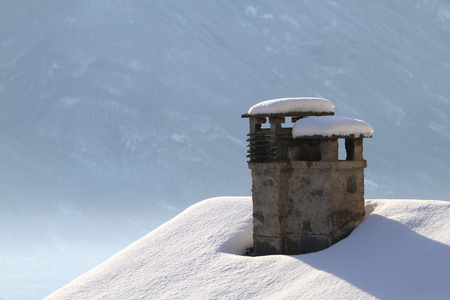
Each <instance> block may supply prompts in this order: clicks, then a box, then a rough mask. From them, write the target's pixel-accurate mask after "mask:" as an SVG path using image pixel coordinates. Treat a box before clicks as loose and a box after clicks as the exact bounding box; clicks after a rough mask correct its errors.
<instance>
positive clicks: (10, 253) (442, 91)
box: [0, 0, 450, 300]
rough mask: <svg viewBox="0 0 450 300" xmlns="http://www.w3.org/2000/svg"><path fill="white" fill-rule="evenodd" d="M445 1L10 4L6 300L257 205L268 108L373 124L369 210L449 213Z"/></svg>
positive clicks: (1, 40) (0, 242)
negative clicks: (220, 205)
mask: <svg viewBox="0 0 450 300" xmlns="http://www.w3.org/2000/svg"><path fill="white" fill-rule="evenodd" d="M449 49H450V4H449V3H448V2H447V1H444V0H442V1H439V0H435V1H432V0H430V1H419V0H411V1H400V0H398V1H395V0H394V1H392V0H380V1H356V0H354V1H345V2H344V1H342V2H338V1H295V2H294V1H287V0H286V1H269V0H267V1H226V0H221V1H206V0H189V1H181V0H179V1H175V0H173V1H171V0H167V1H162V0H160V1H150V0H149V1H145V0H129V1H119V0H109V1H108V0H97V1H89V0H77V1H62V0H45V1H44V0H33V1H32V0H29V1H27V0H23V1H13V0H0V297H3V298H4V299H5V300H8V299H36V298H41V297H44V296H46V295H48V294H49V293H51V292H52V291H53V290H55V289H57V288H58V287H60V286H62V285H64V284H66V283H68V282H69V281H70V280H72V279H74V278H75V277H76V276H78V275H80V274H82V273H83V272H85V271H87V270H89V269H90V268H92V267H94V266H95V265H97V264H98V263H100V262H102V261H103V260H105V259H106V258H108V257H109V256H111V255H112V254H114V253H116V252H117V251H119V250H120V249H123V248H124V247H125V246H127V245H128V244H130V243H131V242H133V241H135V240H136V239H138V238H140V237H141V236H143V235H144V234H146V233H147V232H149V231H150V230H152V229H154V228H156V227H157V226H158V225H160V224H161V223H163V222H165V221H167V220H168V219H170V218H171V217H173V216H175V215H176V214H178V213H179V212H181V211H182V210H183V209H185V208H186V207H188V206H190V205H192V204H193V203H195V202H197V201H200V200H203V199H205V198H209V197H214V196H233V195H251V178H250V172H249V170H248V169H247V164H246V157H245V156H246V142H245V140H246V134H247V131H248V123H247V122H248V120H247V119H241V118H240V115H241V114H243V113H245V112H247V110H248V108H249V107H251V106H252V105H254V104H256V103H257V102H260V101H263V100H268V99H273V98H282V97H298V96H316V97H324V98H326V99H329V100H331V101H332V102H333V103H334V104H335V111H336V115H340V116H347V117H355V118H359V119H362V120H364V121H367V122H369V123H370V124H371V125H372V126H373V127H374V129H375V133H374V137H373V139H367V140H365V148H364V152H365V158H366V159H367V160H368V168H367V169H366V198H419V199H439V200H450V197H449V193H450V184H449V183H450V152H449V150H448V149H450V120H449V115H450V85H449V82H450V50H449Z"/></svg>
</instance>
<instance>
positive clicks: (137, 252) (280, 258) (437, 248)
mask: <svg viewBox="0 0 450 300" xmlns="http://www.w3.org/2000/svg"><path fill="white" fill-rule="evenodd" d="M251 244H252V203H251V197H221V198H212V199H208V200H204V201H202V202H199V203H197V204H195V205H193V206H191V207H190V208H188V209H187V210H185V211H184V212H183V213H181V214H180V215H178V216H177V217H175V218H174V219H172V220H171V221H169V222H167V223H165V224H163V225H162V226H160V227H159V228H157V229H156V230H154V231H152V232H150V233H149V234H147V235H146V236H144V237H143V238H142V239H140V240H138V241H136V242H135V243H133V244H131V245H130V246H128V247H127V248H126V249H124V250H122V251H121V252H119V253H117V254H116V255H114V256H113V257H111V258H110V259H109V260H107V261H106V262H104V263H102V264H100V265H99V266H97V267H95V268H94V269H92V270H91V271H89V272H87V273H86V274H84V275H82V276H80V277H79V278H77V279H76V280H74V281H72V282H71V283H70V284H68V285H67V286H65V287H63V288H61V289H59V290H57V291H56V292H54V293H53V294H51V295H50V296H48V297H47V298H46V299H360V298H363V299H375V298H381V299H448V295H450V285H449V282H450V202H444V201H434V200H366V219H365V220H364V221H363V222H362V223H361V224H360V225H359V226H358V227H357V228H356V229H355V230H354V231H353V232H352V233H351V235H350V236H349V237H347V238H346V239H344V240H342V241H340V242H339V243H337V244H335V245H333V246H331V247H330V248H328V249H325V250H323V251H320V252H316V253H311V254H305V255H293V256H287V255H272V256H260V257H249V256H244V255H242V253H243V252H244V251H245V249H246V248H248V247H250V246H251Z"/></svg>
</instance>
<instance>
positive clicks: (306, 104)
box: [248, 97, 334, 116]
mask: <svg viewBox="0 0 450 300" xmlns="http://www.w3.org/2000/svg"><path fill="white" fill-rule="evenodd" d="M305 113H319V114H334V104H333V103H331V101H329V100H326V99H322V98H307V97H300V98H282V99H273V100H267V101H263V102H260V103H258V104H256V105H253V106H252V107H250V109H249V110H248V115H250V116H253V115H274V114H276V115H279V114H284V115H304V114H305Z"/></svg>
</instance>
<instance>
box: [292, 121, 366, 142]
mask: <svg viewBox="0 0 450 300" xmlns="http://www.w3.org/2000/svg"><path fill="white" fill-rule="evenodd" d="M372 134H373V128H372V126H371V125H370V124H369V123H367V122H364V121H362V120H358V119H353V118H347V117H339V116H320V117H316V116H311V117H306V118H302V119H300V120H298V121H297V122H295V125H294V128H292V136H293V137H294V138H298V137H307V136H315V135H320V136H325V137H329V136H349V135H355V136H363V137H372Z"/></svg>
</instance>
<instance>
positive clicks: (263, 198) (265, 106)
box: [242, 98, 373, 255]
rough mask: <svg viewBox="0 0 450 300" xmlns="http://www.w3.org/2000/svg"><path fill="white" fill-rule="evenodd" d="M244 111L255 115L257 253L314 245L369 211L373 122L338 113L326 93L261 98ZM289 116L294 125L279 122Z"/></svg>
mask: <svg viewBox="0 0 450 300" xmlns="http://www.w3.org/2000/svg"><path fill="white" fill-rule="evenodd" d="M242 117H243V118H249V122H250V133H249V134H248V136H249V139H248V142H249V150H248V156H247V157H248V158H249V161H248V166H249V168H250V169H251V173H252V200H253V253H252V254H253V255H268V254H302V253H309V252H315V251H319V250H322V249H325V248H328V247H330V246H331V245H333V244H335V243H337V242H338V241H340V240H342V239H343V238H345V237H347V236H348V235H349V234H350V233H351V231H352V230H353V229H354V228H355V227H356V226H358V224H359V223H361V221H362V220H363V218H364V168H365V167H366V166H367V162H366V161H365V160H364V158H363V138H368V137H372V133H373V129H372V127H371V126H370V125H369V124H368V123H366V122H363V121H361V120H357V119H353V118H344V117H337V116H334V105H333V104H332V103H331V102H330V101H328V100H326V99H321V98H284V99H275V100H269V101H264V102H261V103H258V104H256V105H254V106H253V107H251V108H250V109H249V111H248V113H247V114H244V115H242ZM286 118H291V121H292V123H294V126H293V127H283V126H282V125H283V124H284V123H285V121H286ZM267 121H268V123H269V124H266V122H267ZM339 142H343V143H345V151H346V159H345V160H339V156H338V151H339V146H338V143H339Z"/></svg>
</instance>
